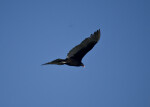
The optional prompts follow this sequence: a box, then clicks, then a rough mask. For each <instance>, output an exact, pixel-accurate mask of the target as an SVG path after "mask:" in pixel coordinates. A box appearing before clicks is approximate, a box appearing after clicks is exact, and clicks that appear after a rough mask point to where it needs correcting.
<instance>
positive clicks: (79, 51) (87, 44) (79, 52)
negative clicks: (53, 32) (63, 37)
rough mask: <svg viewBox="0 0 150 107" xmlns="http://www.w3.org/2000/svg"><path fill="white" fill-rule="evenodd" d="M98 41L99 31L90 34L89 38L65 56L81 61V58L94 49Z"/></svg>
mask: <svg viewBox="0 0 150 107" xmlns="http://www.w3.org/2000/svg"><path fill="white" fill-rule="evenodd" d="M99 39H100V29H99V30H97V31H96V32H94V34H91V36H90V37H88V38H86V39H85V40H83V41H82V42H81V43H80V44H79V45H77V46H75V47H74V48H73V49H71V50H70V51H69V53H68V54H67V58H73V59H77V60H80V61H81V60H82V58H83V57H84V56H85V55H86V54H87V53H88V52H89V51H90V50H91V49H92V48H93V47H94V45H95V44H96V43H97V42H98V41H99Z"/></svg>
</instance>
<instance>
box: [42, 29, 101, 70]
mask: <svg viewBox="0 0 150 107" xmlns="http://www.w3.org/2000/svg"><path fill="white" fill-rule="evenodd" d="M99 39H100V29H99V30H97V31H96V32H94V34H91V36H90V37H88V38H86V39H85V40H83V41H82V42H81V43H80V44H79V45H77V46H75V47H74V48H73V49H71V50H70V51H69V53H68V54H67V58H66V59H56V60H53V61H51V62H48V63H45V64H43V65H47V64H57V65H64V64H66V65H69V66H83V67H84V64H83V63H82V62H81V61H82V58H83V57H84V56H85V55H86V54H87V53H88V52H89V51H90V50H91V49H92V48H93V47H94V45H95V44H96V43H97V42H98V41H99Z"/></svg>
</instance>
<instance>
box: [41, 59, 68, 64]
mask: <svg viewBox="0 0 150 107" xmlns="http://www.w3.org/2000/svg"><path fill="white" fill-rule="evenodd" d="M65 63H66V60H65V59H56V60H53V61H51V62H47V63H45V64H42V65H48V64H56V65H64V64H65Z"/></svg>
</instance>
